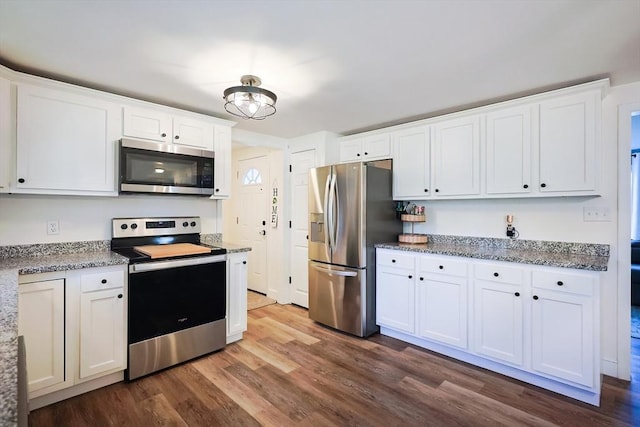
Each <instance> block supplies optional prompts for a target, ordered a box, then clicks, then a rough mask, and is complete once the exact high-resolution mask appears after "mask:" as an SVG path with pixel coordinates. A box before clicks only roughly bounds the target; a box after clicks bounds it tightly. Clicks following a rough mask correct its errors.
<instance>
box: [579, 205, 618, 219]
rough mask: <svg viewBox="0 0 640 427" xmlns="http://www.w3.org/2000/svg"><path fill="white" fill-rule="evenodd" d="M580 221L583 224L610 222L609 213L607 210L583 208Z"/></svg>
mask: <svg viewBox="0 0 640 427" xmlns="http://www.w3.org/2000/svg"><path fill="white" fill-rule="evenodd" d="M582 219H583V220H584V221H585V222H596V221H598V222H606V221H611V211H610V210H609V208H583V210H582Z"/></svg>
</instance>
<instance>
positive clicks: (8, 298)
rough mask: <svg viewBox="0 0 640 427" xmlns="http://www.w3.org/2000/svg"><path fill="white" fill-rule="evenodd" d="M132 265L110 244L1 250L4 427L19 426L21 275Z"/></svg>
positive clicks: (0, 401)
mask: <svg viewBox="0 0 640 427" xmlns="http://www.w3.org/2000/svg"><path fill="white" fill-rule="evenodd" d="M128 262H129V260H128V259H127V258H125V257H123V256H120V255H118V254H116V253H114V252H111V251H110V250H109V242H108V241H105V242H74V243H71V244H51V245H46V244H43V245H21V246H11V247H8V246H3V247H0V425H2V426H5V425H7V426H9V425H17V422H18V410H17V409H18V275H20V274H34V273H46V272H51V271H66V270H77V269H81V268H91V267H105V266H109V265H120V264H128Z"/></svg>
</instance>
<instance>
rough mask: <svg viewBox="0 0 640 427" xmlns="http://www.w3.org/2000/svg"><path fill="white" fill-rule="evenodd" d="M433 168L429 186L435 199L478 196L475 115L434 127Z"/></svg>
mask: <svg viewBox="0 0 640 427" xmlns="http://www.w3.org/2000/svg"><path fill="white" fill-rule="evenodd" d="M432 169H433V181H432V183H433V185H432V187H433V193H435V194H434V195H435V196H436V197H438V196H468V195H479V194H480V120H479V117H478V116H470V117H463V118H459V119H452V120H447V121H443V122H439V123H435V124H434V125H433V162H432ZM433 193H432V194H433Z"/></svg>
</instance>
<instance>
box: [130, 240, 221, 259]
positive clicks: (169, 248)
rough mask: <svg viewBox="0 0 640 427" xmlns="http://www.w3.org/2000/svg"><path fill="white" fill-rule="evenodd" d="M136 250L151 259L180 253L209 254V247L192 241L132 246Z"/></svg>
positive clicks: (179, 254)
mask: <svg viewBox="0 0 640 427" xmlns="http://www.w3.org/2000/svg"><path fill="white" fill-rule="evenodd" d="M133 249H135V250H136V251H138V252H142V253H143V254H145V255H149V256H150V257H151V258H152V259H155V258H168V257H174V256H181V255H195V254H210V253H211V248H207V247H205V246H200V245H194V244H193V243H172V244H169V245H146V246H134V248H133Z"/></svg>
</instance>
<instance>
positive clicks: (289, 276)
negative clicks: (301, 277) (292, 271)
mask: <svg viewBox="0 0 640 427" xmlns="http://www.w3.org/2000/svg"><path fill="white" fill-rule="evenodd" d="M289 284H291V276H289Z"/></svg>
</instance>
